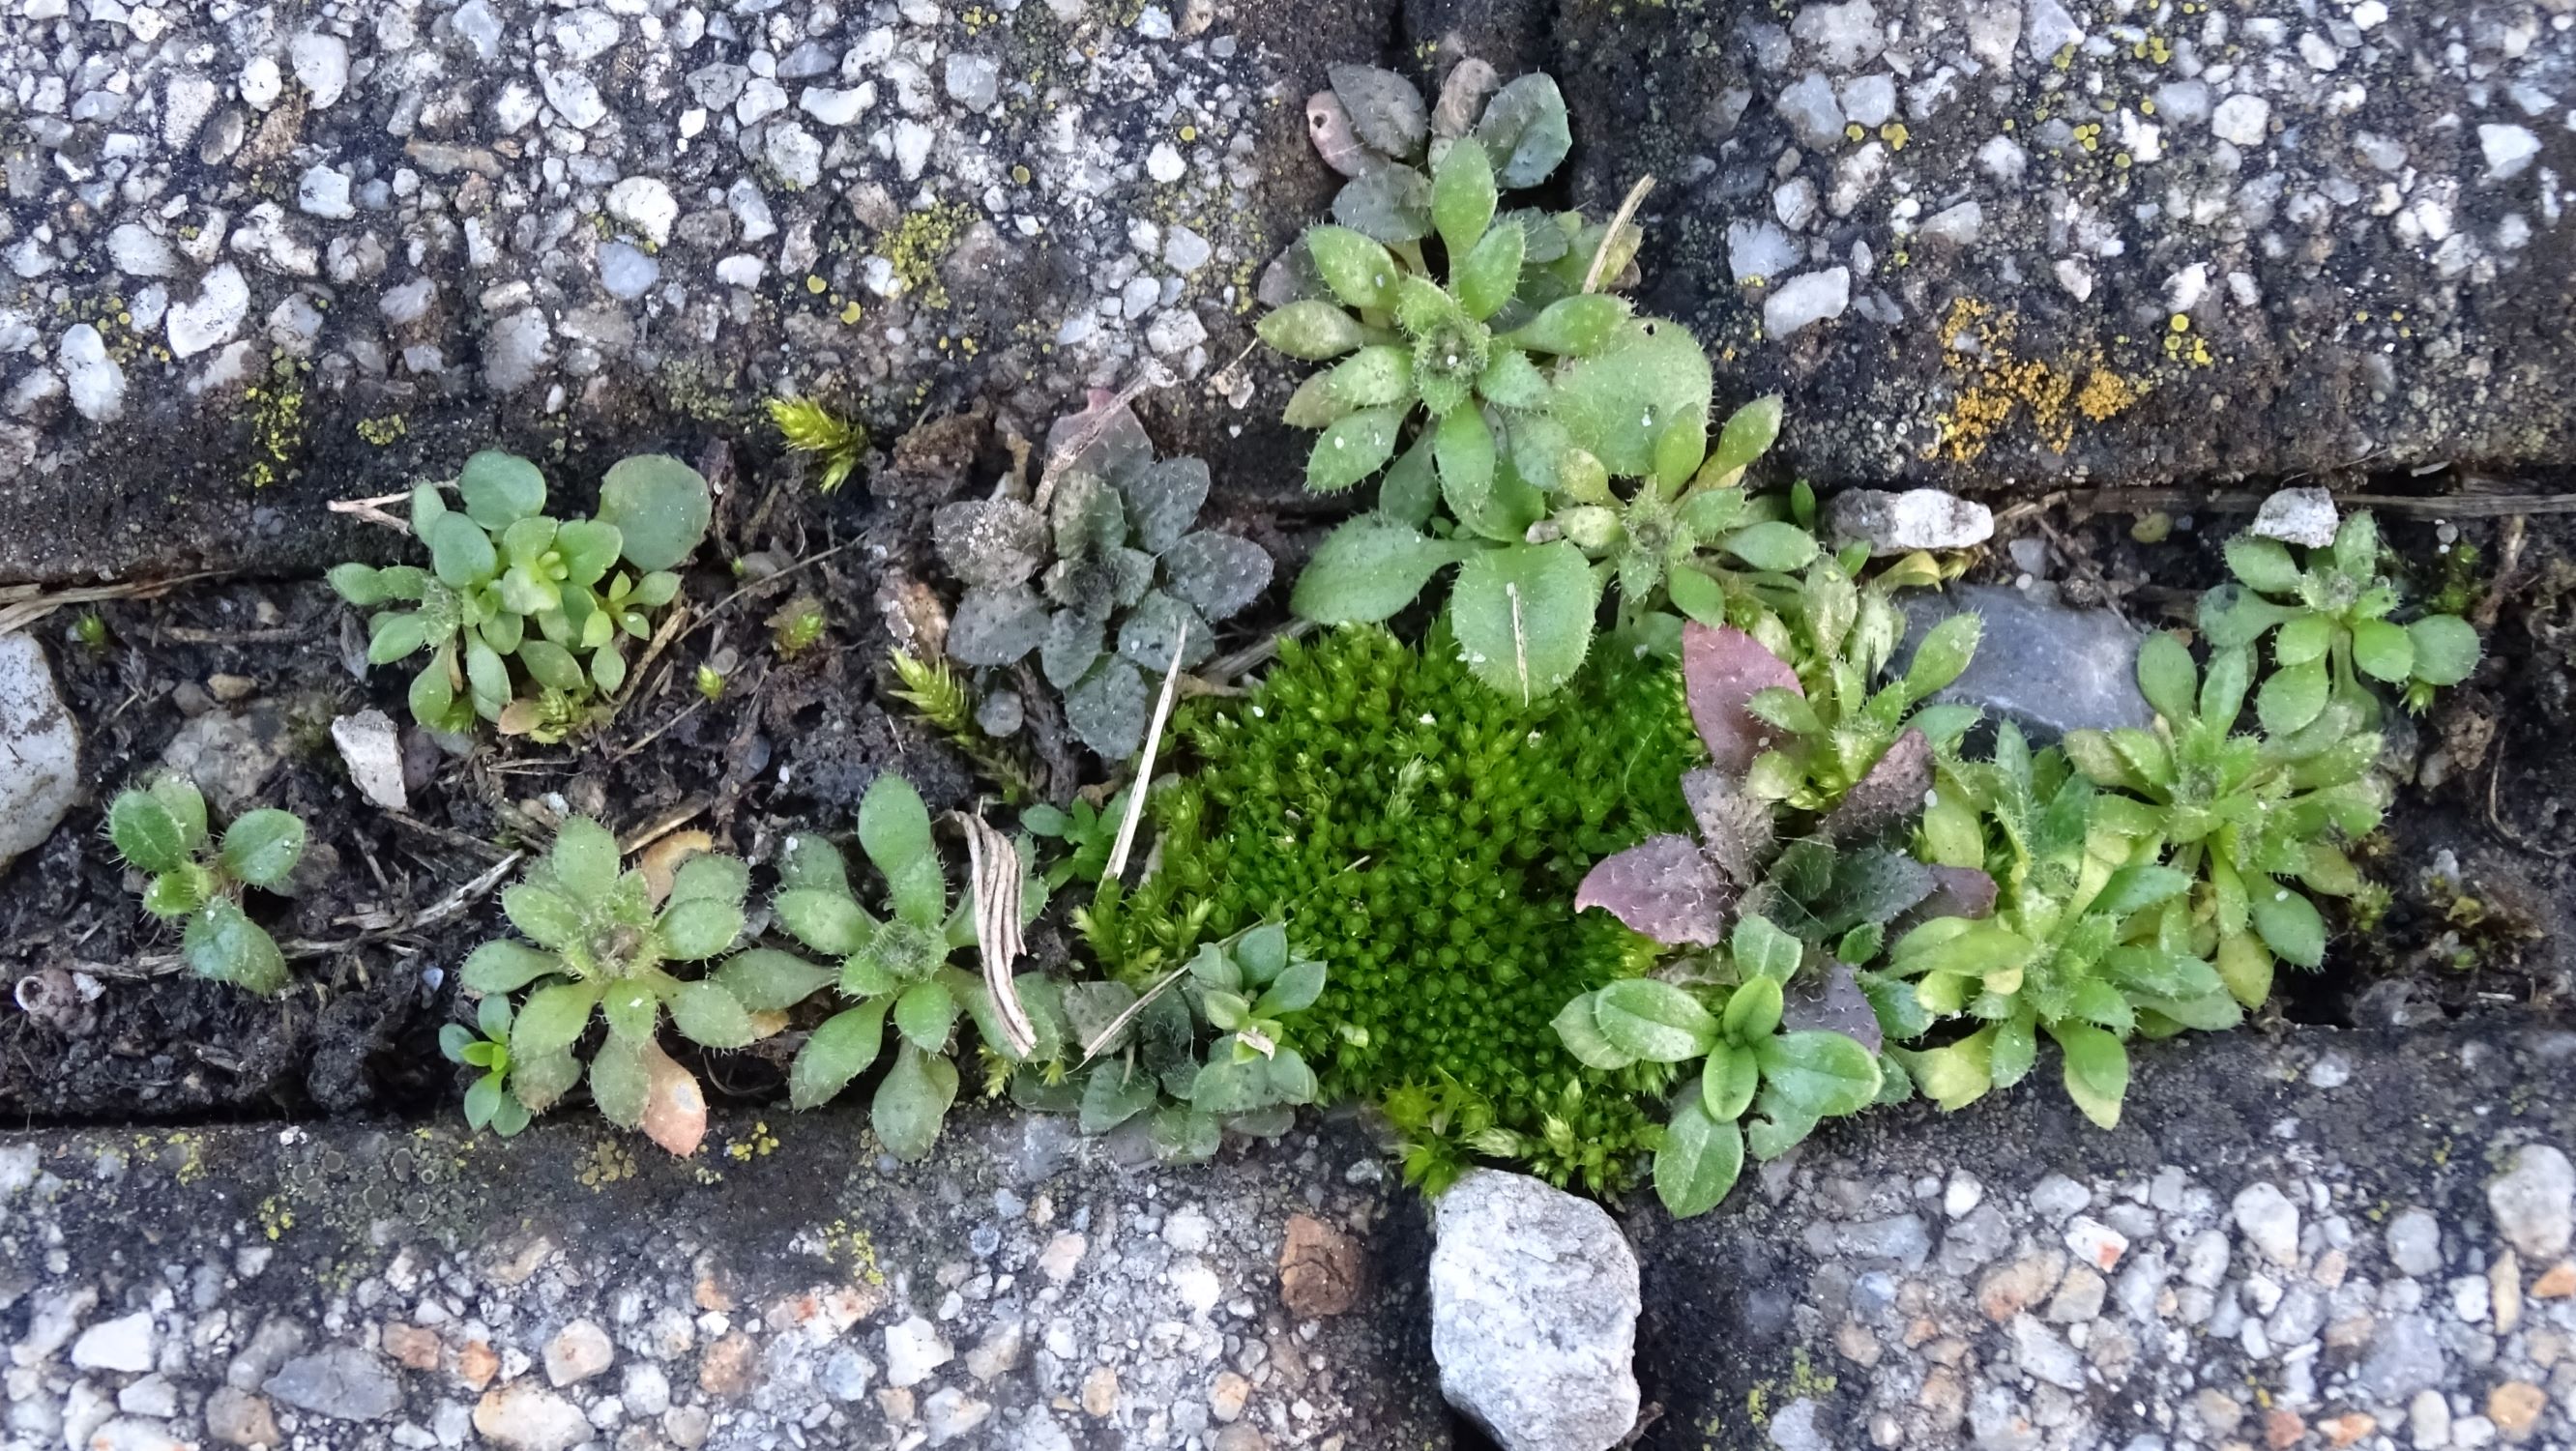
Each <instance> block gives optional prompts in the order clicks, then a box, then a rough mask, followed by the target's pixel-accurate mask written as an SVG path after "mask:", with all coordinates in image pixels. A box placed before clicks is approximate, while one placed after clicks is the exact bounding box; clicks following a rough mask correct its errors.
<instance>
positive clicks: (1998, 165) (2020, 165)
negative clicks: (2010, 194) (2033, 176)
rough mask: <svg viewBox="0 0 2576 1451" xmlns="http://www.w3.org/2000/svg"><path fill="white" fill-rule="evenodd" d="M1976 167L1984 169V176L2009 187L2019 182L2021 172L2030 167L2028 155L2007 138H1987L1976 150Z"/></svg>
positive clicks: (2019, 145)
mask: <svg viewBox="0 0 2576 1451" xmlns="http://www.w3.org/2000/svg"><path fill="white" fill-rule="evenodd" d="M1977 165H1979V166H1981V167H1983V168H1985V172H1986V175H1988V176H1991V177H1993V178H1994V179H1995V180H1997V181H2000V182H2003V183H2005V184H2007V185H2009V184H2011V183H2013V182H2017V181H2019V180H2021V175H2022V172H2023V171H2024V170H2026V169H2028V167H2029V166H2030V153H2029V152H2027V151H2024V150H2022V147H2021V143H2020V142H2018V141H2015V140H2014V139H2012V138H2011V137H2009V136H1994V137H1989V138H1988V139H1987V141H1986V144H1985V145H1983V146H1980V147H1978V148H1977Z"/></svg>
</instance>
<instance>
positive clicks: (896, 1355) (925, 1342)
mask: <svg viewBox="0 0 2576 1451" xmlns="http://www.w3.org/2000/svg"><path fill="white" fill-rule="evenodd" d="M885 1348H886V1384H887V1385H890V1386H893V1387H894V1388H896V1389H897V1390H901V1389H904V1388H905V1387H908V1386H916V1385H919V1384H921V1383H922V1382H923V1381H925V1380H928V1379H929V1378H930V1373H931V1372H932V1371H935V1370H937V1369H939V1368H940V1367H941V1366H943V1365H946V1364H947V1363H948V1361H949V1358H950V1357H951V1356H953V1355H955V1354H956V1352H955V1351H954V1350H952V1349H950V1348H949V1344H948V1341H947V1340H946V1338H944V1337H943V1336H941V1335H940V1333H939V1327H938V1326H936V1325H933V1324H931V1323H930V1322H929V1321H927V1320H924V1319H923V1318H921V1317H920V1316H918V1315H915V1316H913V1317H911V1318H910V1319H907V1320H905V1321H903V1322H902V1323H901V1324H897V1325H889V1326H887V1327H886V1332H885Z"/></svg>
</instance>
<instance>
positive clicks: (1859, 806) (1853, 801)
mask: <svg viewBox="0 0 2576 1451" xmlns="http://www.w3.org/2000/svg"><path fill="white" fill-rule="evenodd" d="M1931 789H1932V742H1931V741H1930V740H1929V739H1927V738H1926V737H1925V736H1924V734H1923V732H1921V731H1919V730H1916V729H1914V728H1912V727H1910V726H1909V727H1907V728H1906V731H1905V734H1903V735H1901V736H1898V737H1897V738H1896V743H1895V744H1894V745H1891V746H1889V747H1888V748H1887V753H1886V754H1885V755H1882V756H1880V757H1879V758H1878V764H1876V765H1874V766H1872V767H1870V768H1869V772H1868V774H1867V775H1864V776H1862V777H1861V778H1860V781H1859V782H1858V783H1857V784H1855V785H1854V786H1853V787H1852V788H1851V789H1850V790H1849V791H1846V792H1844V793H1843V799H1842V804H1841V805H1839V806H1836V807H1835V808H1834V809H1833V811H1832V812H1831V813H1830V814H1829V815H1827V816H1826V817H1825V820H1824V824H1823V827H1822V828H1821V829H1822V830H1823V832H1824V834H1825V835H1826V836H1827V837H1829V838H1831V839H1833V840H1835V841H1853V840H1857V839H1859V838H1863V837H1872V836H1876V835H1878V834H1879V833H1880V832H1883V831H1885V830H1887V829H1888V828H1889V827H1892V826H1894V825H1896V824H1897V823H1898V822H1901V821H1910V820H1912V819H1913V818H1914V817H1916V816H1919V815H1921V814H1922V812H1923V795H1924V793H1925V792H1927V791H1930V790H1931Z"/></svg>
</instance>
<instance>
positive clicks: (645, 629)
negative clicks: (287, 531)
mask: <svg viewBox="0 0 2576 1451" xmlns="http://www.w3.org/2000/svg"><path fill="white" fill-rule="evenodd" d="M456 491H457V494H458V496H459V498H460V499H461V500H462V503H463V506H464V507H463V508H462V509H461V510H458V509H451V508H449V507H448V504H447V500H446V497H445V496H444V495H443V494H442V493H441V492H440V490H439V487H438V486H437V485H435V484H423V485H421V486H419V487H418V488H416V489H414V490H413V491H412V498H411V525H412V531H413V533H414V534H415V535H416V536H417V537H418V538H419V539H420V541H421V542H422V543H424V544H426V545H427V546H428V547H429V551H430V557H431V567H430V568H429V569H427V570H423V569H420V568H418V567H416V566H413V565H394V566H392V567H389V568H384V569H378V568H375V567H374V566H371V565H364V564H343V565H340V566H338V567H337V568H335V569H333V570H332V571H331V575H330V578H331V586H332V588H333V589H336V590H338V591H339V593H340V597H341V598H343V599H345V600H347V601H348V602H349V603H351V604H353V605H356V606H358V607H359V608H361V609H367V608H375V607H377V606H394V605H401V604H410V605H413V606H415V608H408V609H404V608H386V609H381V610H379V611H378V613H377V614H376V616H375V618H374V619H373V620H372V621H371V622H370V637H369V640H368V644H367V660H368V662H369V663H370V664H375V665H385V664H390V663H392V662H394V661H396V660H400V659H403V658H405V657H406V656H410V655H414V654H417V653H419V652H420V651H422V650H424V649H425V650H428V651H430V652H431V658H430V662H429V664H428V666H427V667H426V668H424V669H422V670H421V671H420V673H419V674H417V675H415V676H414V677H413V678H412V683H411V692H410V696H411V711H412V716H413V718H414V719H416V720H418V721H419V722H420V723H421V724H422V725H424V726H427V727H429V728H430V729H431V730H437V731H464V730H468V729H470V728H471V727H472V725H473V723H474V721H475V719H476V717H478V716H479V717H481V718H482V719H484V720H487V721H491V722H493V723H494V724H496V725H498V726H499V727H500V728H501V730H502V731H503V732H504V733H505V734H537V733H540V732H542V733H545V734H547V735H550V736H552V737H553V738H555V739H560V738H561V737H562V735H563V734H564V733H566V732H568V731H571V730H574V729H577V728H579V726H580V725H581V724H582V723H583V722H584V721H585V720H587V719H589V718H590V715H591V712H590V711H589V710H588V709H587V707H588V706H589V704H590V702H591V700H592V697H593V695H594V694H595V693H604V694H609V695H614V694H615V693H616V692H617V691H618V689H619V688H620V687H622V686H623V685H624V684H625V683H626V669H627V664H626V656H625V653H624V651H625V647H624V646H623V644H622V643H621V642H622V641H628V640H637V641H640V640H648V639H650V638H651V637H652V633H653V620H654V618H655V615H656V614H657V612H658V611H660V610H661V609H662V608H663V607H665V606H667V605H668V604H670V602H671V601H672V599H673V598H675V597H676V596H677V595H678V594H679V590H680V577H679V575H677V574H675V573H673V572H672V571H673V570H675V569H677V568H678V567H679V565H680V564H681V563H683V562H684V561H686V560H687V558H688V557H689V555H690V554H692V553H694V552H695V551H696V549H697V547H698V544H699V543H700V541H702V540H704V539H705V537H706V532H707V521H708V519H709V517H710V513H711V510H712V507H713V505H712V499H711V495H710V494H709V492H708V489H707V481H706V480H705V479H703V478H701V477H699V475H698V472H697V470H695V469H692V468H690V467H689V466H688V465H686V464H684V463H682V462H680V461H679V460H678V459H675V458H670V457H666V456H664V455H660V454H646V455H642V456H639V457H635V458H629V459H625V460H622V461H620V462H619V463H617V464H616V465H615V466H614V467H612V468H610V469H609V471H608V475H607V478H606V479H605V480H604V481H603V482H602V483H601V485H600V500H599V516H598V517H597V518H595V519H577V520H570V521H558V520H555V519H552V518H549V517H547V516H546V515H545V514H544V513H543V512H541V511H542V510H543V509H544V508H545V501H546V482H545V476H544V475H543V474H541V473H539V472H538V471H537V467H536V465H534V464H532V463H529V462H528V461H527V460H525V459H522V458H515V457H512V456H511V455H509V454H505V453H498V452H491V451H486V452H483V453H478V454H476V455H474V456H473V457H472V458H470V459H468V460H466V462H465V468H464V470H463V471H462V472H461V473H459V474H458V475H457V479H456ZM621 562H622V563H623V564H624V565H625V566H626V567H625V568H623V569H621V568H619V565H620V564H621ZM514 659H515V660H516V661H517V662H518V671H517V672H516V675H515V676H514V674H513V672H512V670H511V668H510V664H509V662H510V661H511V660H514ZM548 692H552V693H553V694H552V695H549V694H548Z"/></svg>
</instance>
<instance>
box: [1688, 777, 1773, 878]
mask: <svg viewBox="0 0 2576 1451" xmlns="http://www.w3.org/2000/svg"><path fill="white" fill-rule="evenodd" d="M1735 786H1736V783H1735V782H1734V781H1732V780H1730V779H1728V778H1727V777H1726V776H1724V775H1722V774H1720V773H1719V772H1718V771H1717V770H1715V769H1714V768H1712V767H1708V766H1699V767H1695V768H1693V769H1691V770H1688V771H1684V772H1683V773H1682V799H1683V800H1685V801H1687V802H1689V803H1690V809H1691V816H1692V817H1693V818H1694V819H1696V820H1697V821H1698V822H1699V834H1700V845H1701V848H1702V849H1703V850H1704V851H1706V852H1707V854H1708V857H1709V860H1711V861H1713V862H1715V863H1717V866H1718V870H1720V871H1722V872H1724V873H1726V875H1727V877H1728V878H1729V879H1731V880H1733V881H1735V882H1737V883H1739V884H1742V883H1750V882H1752V881H1754V880H1756V879H1757V878H1759V877H1760V876H1761V874H1762V857H1763V854H1764V853H1766V852H1768V851H1770V849H1771V804H1770V803H1769V802H1767V801H1757V800H1755V799H1753V798H1752V797H1750V796H1747V795H1745V794H1744V793H1743V792H1741V791H1738V790H1736V789H1735Z"/></svg>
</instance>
